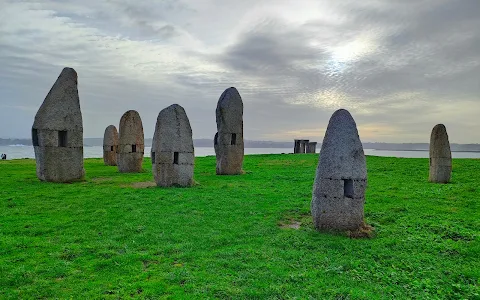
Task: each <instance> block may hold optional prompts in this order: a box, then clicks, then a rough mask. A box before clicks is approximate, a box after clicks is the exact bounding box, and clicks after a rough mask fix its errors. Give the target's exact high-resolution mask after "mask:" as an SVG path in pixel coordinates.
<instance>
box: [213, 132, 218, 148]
mask: <svg viewBox="0 0 480 300" xmlns="http://www.w3.org/2000/svg"><path fill="white" fill-rule="evenodd" d="M213 144H214V145H218V132H217V133H216V134H215V137H214V138H213Z"/></svg>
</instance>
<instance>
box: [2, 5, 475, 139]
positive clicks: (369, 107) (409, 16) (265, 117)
mask: <svg viewBox="0 0 480 300" xmlns="http://www.w3.org/2000/svg"><path fill="white" fill-rule="evenodd" d="M478 11H480V3H479V2H478V1H477V0H462V1H461V2H457V1H449V0H419V1H413V0H412V1H400V0H391V1H378V0H365V1H353V0H352V1H350V0H349V1H342V2H332V1H326V0H324V1H318V0H311V1H310V0H302V1H298V2H295V3H293V2H291V1H287V0H275V1H274V0H264V1H261V2H259V1H253V0H248V1H233V0H225V1H222V2H221V3H219V2H218V1H214V0H199V1H173V0H164V1H153V0H149V1H141V2H138V1H133V0H116V1H113V0H112V1H94V0H85V1H73V0H65V1H53V0H43V1H34V0H30V1H9V0H8V1H7V0H0V65H2V68H1V69H0V99H1V100H0V101H1V104H2V106H1V107H2V109H1V110H0V136H23V137H25V136H29V130H30V126H31V122H32V121H33V116H34V111H35V109H36V108H38V107H39V105H40V104H41V101H42V100H43V98H44V97H45V95H46V94H47V92H48V90H49V89H50V87H51V85H52V84H53V82H54V81H55V79H56V78H57V76H58V74H59V73H60V70H61V68H63V67H64V66H70V67H74V68H75V69H76V70H77V72H78V74H79V90H80V96H81V105H82V109H83V113H84V120H85V124H84V126H85V135H86V136H88V137H94V136H101V135H102V134H103V130H104V128H105V127H106V126H107V125H109V124H117V123H118V120H119V119H120V116H121V114H122V113H123V112H124V111H126V110H128V109H137V110H138V111H139V112H140V114H141V116H142V120H143V122H144V127H145V133H146V136H147V137H148V136H151V135H153V128H154V124H155V120H156V116H157V114H158V112H159V111H160V110H161V109H163V108H164V107H166V106H168V105H170V104H172V103H179V104H181V105H182V106H184V107H185V109H186V111H187V114H188V115H189V118H190V121H191V123H192V127H193V131H194V137H195V138H205V137H207V138H210V137H212V136H213V134H214V132H215V117H214V115H215V114H214V111H215V106H216V102H217V100H218V97H219V96H220V94H221V93H222V92H223V90H224V89H225V88H227V87H230V86H235V87H237V88H238V90H239V91H240V93H241V95H242V97H243V100H244V103H245V113H244V116H245V135H246V137H247V138H248V139H268V138H274V139H277V140H285V139H287V140H289V139H292V138H293V137H294V136H295V135H298V136H297V137H298V138H310V139H313V138H315V139H318V140H319V141H320V139H321V137H322V136H323V132H324V130H325V128H326V126H327V124H328V119H329V117H330V115H331V114H332V113H333V112H334V111H335V110H336V109H338V108H347V109H349V110H350V111H351V113H352V115H353V116H354V118H355V119H356V121H357V124H358V125H359V128H361V130H360V131H361V132H364V135H365V138H368V139H369V140H370V141H390V142H392V141H397V142H402V141H405V142H409V141H412V142H417V141H420V142H422V141H423V142H424V141H428V138H429V133H430V130H431V128H432V127H433V126H434V125H435V124H436V123H445V124H446V125H447V129H448V131H449V134H450V138H451V140H452V141H455V142H475V141H478V140H479V139H480V133H479V132H478V131H472V130H470V128H471V126H475V124H476V122H477V121H476V120H477V116H476V115H475V113H474V112H475V110H477V109H478V108H480V107H478V106H479V105H478V104H477V103H479V102H480V101H478V95H479V94H480V85H478V78H479V75H480V34H479V32H478V30H477V28H479V26H480V19H479V18H478V16H477V12H478ZM16 107H23V108H28V109H18V108H16ZM102 112H103V113H102ZM12 119H15V121H14V122H15V124H16V125H15V126H14V127H12V126H10V123H11V122H13V121H12Z"/></svg>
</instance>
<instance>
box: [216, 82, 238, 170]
mask: <svg viewBox="0 0 480 300" xmlns="http://www.w3.org/2000/svg"><path fill="white" fill-rule="evenodd" d="M216 119H217V133H216V134H215V138H214V142H213V144H214V148H215V155H216V157H217V175H238V174H242V165H243V153H244V145H243V102H242V97H240V94H239V93H238V91H237V89H236V88H234V87H231V88H228V89H226V90H225V91H224V92H223V94H222V95H221V96H220V99H219V100H218V104H217V110H216Z"/></svg>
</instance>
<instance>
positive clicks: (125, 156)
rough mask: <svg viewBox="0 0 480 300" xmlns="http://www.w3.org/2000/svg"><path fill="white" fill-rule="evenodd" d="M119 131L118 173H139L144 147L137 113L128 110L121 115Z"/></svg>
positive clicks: (141, 127) (140, 121) (141, 126)
mask: <svg viewBox="0 0 480 300" xmlns="http://www.w3.org/2000/svg"><path fill="white" fill-rule="evenodd" d="M119 131H120V132H119V139H118V151H117V165H118V171H119V172H121V173H128V172H130V173H135V172H141V171H142V162H143V152H144V150H145V145H144V137H143V125H142V119H141V118H140V115H139V114H138V112H137V111H135V110H129V111H127V112H126V113H124V114H123V116H122V118H121V119H120V127H119Z"/></svg>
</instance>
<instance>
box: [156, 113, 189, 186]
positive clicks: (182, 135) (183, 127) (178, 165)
mask: <svg viewBox="0 0 480 300" xmlns="http://www.w3.org/2000/svg"><path fill="white" fill-rule="evenodd" d="M151 157H152V172H153V177H154V178H155V182H156V184H157V186H161V187H168V186H183V187H188V186H191V185H193V183H194V181H193V169H194V159H195V154H194V148H193V139H192V128H191V127H190V121H189V120H188V117H187V114H186V113H185V110H184V109H183V107H181V106H180V105H178V104H172V105H170V106H169V107H167V108H165V109H163V110H162V111H160V113H159V114H158V117H157V124H156V125H155V133H154V135H153V140H152V151H151Z"/></svg>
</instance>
